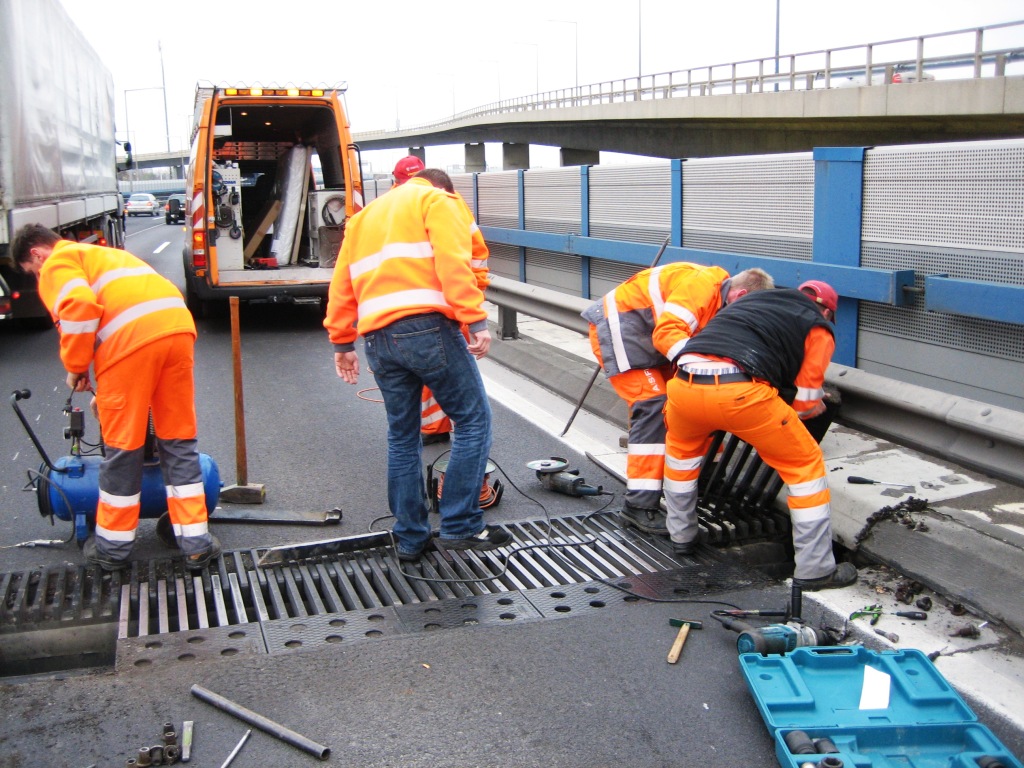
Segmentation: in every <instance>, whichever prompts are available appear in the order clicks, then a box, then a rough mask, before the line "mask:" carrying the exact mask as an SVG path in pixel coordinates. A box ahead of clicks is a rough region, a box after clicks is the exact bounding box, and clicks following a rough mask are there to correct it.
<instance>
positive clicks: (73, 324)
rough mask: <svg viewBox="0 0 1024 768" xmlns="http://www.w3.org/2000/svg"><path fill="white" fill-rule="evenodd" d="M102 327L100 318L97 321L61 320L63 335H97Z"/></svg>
mask: <svg viewBox="0 0 1024 768" xmlns="http://www.w3.org/2000/svg"><path fill="white" fill-rule="evenodd" d="M99 327H100V321H99V318H96V319H95V320H61V321H60V332H61V333H63V334H79V333H96V329H97V328H99Z"/></svg>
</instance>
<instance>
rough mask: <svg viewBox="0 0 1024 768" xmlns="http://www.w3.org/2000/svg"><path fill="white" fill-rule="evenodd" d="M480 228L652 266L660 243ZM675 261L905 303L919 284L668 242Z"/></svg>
mask: <svg viewBox="0 0 1024 768" xmlns="http://www.w3.org/2000/svg"><path fill="white" fill-rule="evenodd" d="M480 231H481V232H483V235H484V238H485V239H486V240H487V242H489V243H500V244H502V245H512V246H518V247H521V248H535V249H537V250H542V251H552V252H554V253H570V254H574V255H576V256H589V257H592V258H598V259H607V260H609V261H616V262H619V263H622V264H634V265H636V266H638V267H640V268H646V267H648V266H650V263H651V261H653V260H654V257H655V255H656V254H657V253H658V249H659V248H660V246H657V245H650V244H647V243H631V242H625V241H622V240H604V239H600V238H596V237H581V236H580V235H574V234H569V235H562V234H552V233H550V232H531V231H527V230H520V229H506V228H504V227H487V226H484V227H480ZM672 261H692V262H695V263H697V264H706V265H708V266H717V267H722V268H723V269H724V270H726V271H727V272H729V274H736V273H737V272H741V271H743V270H744V269H750V268H751V267H760V268H761V269H763V270H765V271H766V272H768V273H769V274H770V275H771V276H772V277H773V278H775V282H776V283H777V284H778V285H782V286H796V285H799V284H800V283H802V282H803V281H804V280H812V279H813V280H824V281H825V282H827V283H829V284H830V285H831V286H832V287H833V288H835V289H836V291H838V292H839V295H840V296H846V297H848V298H851V299H860V300H862V301H876V302H879V303H882V304H892V305H894V306H903V305H905V304H907V303H908V302H909V296H908V292H907V291H906V290H904V288H908V287H911V286H913V284H914V270H912V269H898V270H888V269H873V268H868V267H847V266H841V265H837V264H822V263H818V262H811V261H796V260H793V259H778V258H773V257H771V256H748V255H745V254H739V253H727V252H724V251H702V250H698V249H696V248H677V247H671V246H670V247H669V248H666V249H665V254H664V256H662V259H661V262H662V263H663V264H664V263H668V262H672Z"/></svg>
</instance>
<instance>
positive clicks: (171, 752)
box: [164, 744, 181, 765]
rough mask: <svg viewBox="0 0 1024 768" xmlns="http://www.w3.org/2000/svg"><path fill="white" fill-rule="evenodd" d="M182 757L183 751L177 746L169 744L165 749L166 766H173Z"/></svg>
mask: <svg viewBox="0 0 1024 768" xmlns="http://www.w3.org/2000/svg"><path fill="white" fill-rule="evenodd" d="M180 757H181V750H180V749H179V747H178V745H177V744H168V745H167V746H166V747H165V748H164V765H173V764H174V763H176V762H178V758H180Z"/></svg>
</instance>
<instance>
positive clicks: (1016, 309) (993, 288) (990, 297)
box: [924, 275, 1024, 325]
mask: <svg viewBox="0 0 1024 768" xmlns="http://www.w3.org/2000/svg"><path fill="white" fill-rule="evenodd" d="M924 297H925V309H927V310H928V311H929V312H950V313H952V314H955V315H966V316H967V317H978V318H981V319H982V320H996V321H998V322H1001V323H1016V324H1017V325H1024V286H1021V285H1006V284H1005V283H987V282H984V281H982V280H956V279H954V278H950V277H947V276H946V275H928V276H927V277H926V278H925V279H924Z"/></svg>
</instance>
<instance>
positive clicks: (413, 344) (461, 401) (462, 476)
mask: <svg viewBox="0 0 1024 768" xmlns="http://www.w3.org/2000/svg"><path fill="white" fill-rule="evenodd" d="M365 343H366V360H367V363H369V366H370V370H371V371H373V377H374V379H376V381H377V386H378V387H380V393H381V396H382V397H383V399H384V408H385V409H386V410H387V415H388V506H389V508H390V509H391V514H393V515H394V516H395V525H394V528H393V531H394V534H395V537H396V538H397V539H398V549H399V551H402V552H409V553H411V552H418V551H420V550H421V549H422V548H423V547H424V546H425V545H426V543H427V542H428V541H429V540H430V535H431V534H430V523H429V521H428V519H427V515H428V512H429V507H428V504H427V494H426V489H425V484H424V481H423V458H422V452H423V444H422V443H421V442H420V395H421V392H422V390H423V385H424V384H425V385H427V386H428V387H430V391H431V392H433V393H434V398H435V399H436V400H437V402H438V404H439V405H440V406H441V408H442V409H444V412H445V413H446V414H448V416H449V417H451V420H452V421H453V422H454V423H455V431H454V433H453V439H452V449H451V456H450V458H449V461H448V468H447V470H446V471H445V475H444V483H443V487H442V491H441V498H440V501H439V504H438V507H439V512H440V514H441V530H440V534H439V535H440V537H441V538H442V539H464V538H466V537H467V536H473V535H475V534H477V533H479V532H480V531H481V530H483V527H484V526H483V513H482V512H481V511H480V487H481V486H482V485H483V482H484V474H485V471H486V468H487V456H488V454H489V453H490V450H491V406H490V403H489V402H488V401H487V393H486V392H485V391H484V383H483V379H481V378H480V371H479V369H478V368H477V364H476V360H475V359H474V357H473V356H472V355H471V354H470V353H469V350H467V349H466V339H465V337H463V335H462V332H461V330H460V329H459V324H458V323H457V322H455V321H454V320H449V319H448V318H446V317H445V316H444V315H441V314H439V313H437V312H431V313H428V314H423V315H414V316H412V317H405V318H402V319H401V320H396V321H395V322H393V323H391V324H390V325H389V326H387V327H385V328H381V329H379V330H376V331H371V332H370V333H367V334H366V335H365Z"/></svg>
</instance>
